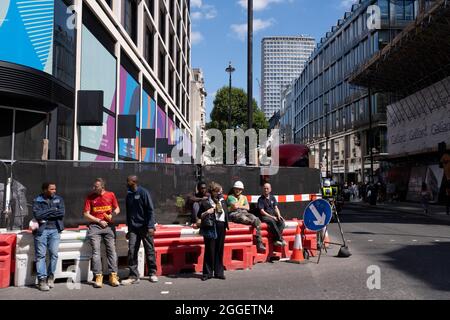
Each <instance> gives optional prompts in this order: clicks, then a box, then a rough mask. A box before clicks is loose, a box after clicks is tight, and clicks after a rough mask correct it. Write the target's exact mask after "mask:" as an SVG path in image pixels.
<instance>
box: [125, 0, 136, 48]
mask: <svg viewBox="0 0 450 320" xmlns="http://www.w3.org/2000/svg"><path fill="white" fill-rule="evenodd" d="M122 25H123V27H124V28H125V31H126V32H127V33H128V35H129V36H130V37H131V39H132V40H133V42H134V43H136V42H137V5H136V2H135V0H122Z"/></svg>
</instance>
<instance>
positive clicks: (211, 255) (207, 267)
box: [203, 221, 226, 277]
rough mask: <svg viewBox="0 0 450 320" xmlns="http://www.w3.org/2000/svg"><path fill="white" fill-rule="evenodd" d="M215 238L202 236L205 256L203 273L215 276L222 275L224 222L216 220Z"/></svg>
mask: <svg viewBox="0 0 450 320" xmlns="http://www.w3.org/2000/svg"><path fill="white" fill-rule="evenodd" d="M216 230H217V239H208V238H205V237H204V238H203V239H204V241H205V257H204V259H203V275H205V276H210V277H212V275H213V273H214V275H215V276H216V277H220V276H223V275H224V266H223V251H224V246H225V232H226V231H225V223H224V222H220V221H216Z"/></svg>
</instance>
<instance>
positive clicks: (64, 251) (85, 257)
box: [14, 227, 145, 287]
mask: <svg viewBox="0 0 450 320" xmlns="http://www.w3.org/2000/svg"><path fill="white" fill-rule="evenodd" d="M127 232H128V230H127V229H126V228H124V227H119V228H117V229H116V252H117V257H118V267H119V277H121V278H126V277H128V275H129V269H128V241H127V239H126V233H127ZM101 251H102V263H103V273H104V274H108V267H107V259H106V255H105V252H106V251H105V247H104V244H103V243H102V248H101ZM91 257H92V249H91V245H90V243H89V240H88V238H87V229H86V228H85V227H84V228H80V229H79V230H65V231H63V232H62V233H61V241H60V244H59V248H58V262H57V267H56V272H55V274H54V276H55V279H56V280H58V279H67V278H71V279H73V280H74V281H75V282H86V281H90V280H92V278H93V276H94V275H93V273H92V270H91ZM15 260H16V267H15V274H14V285H15V286H16V287H23V286H30V285H34V284H36V281H37V279H36V266H35V255H34V237H33V234H32V233H31V232H29V231H23V232H20V233H18V234H17V245H16V257H15ZM144 260H145V257H144V248H143V247H142V246H141V248H140V249H139V253H138V270H139V273H140V275H142V276H143V275H144Z"/></svg>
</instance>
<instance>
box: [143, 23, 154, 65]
mask: <svg viewBox="0 0 450 320" xmlns="http://www.w3.org/2000/svg"><path fill="white" fill-rule="evenodd" d="M154 55H155V34H154V32H153V31H152V30H151V29H150V28H146V30H145V60H146V61H147V62H148V64H149V65H150V68H152V69H154Z"/></svg>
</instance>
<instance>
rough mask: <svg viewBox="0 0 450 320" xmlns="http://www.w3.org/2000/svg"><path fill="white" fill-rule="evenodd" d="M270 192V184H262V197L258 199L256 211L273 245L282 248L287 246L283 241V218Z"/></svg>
mask: <svg viewBox="0 0 450 320" xmlns="http://www.w3.org/2000/svg"><path fill="white" fill-rule="evenodd" d="M271 192H272V186H271V185H270V183H266V184H264V186H263V195H262V196H261V197H259V199H258V210H259V213H260V215H261V218H260V219H261V221H262V222H265V223H267V225H268V227H269V231H270V233H271V234H272V235H273V238H274V243H273V244H274V245H276V246H281V247H283V246H285V245H286V244H287V243H286V241H284V240H283V230H284V227H285V224H284V218H283V217H282V216H281V213H280V209H278V202H277V200H276V199H275V197H274V196H273V195H272V194H271Z"/></svg>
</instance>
